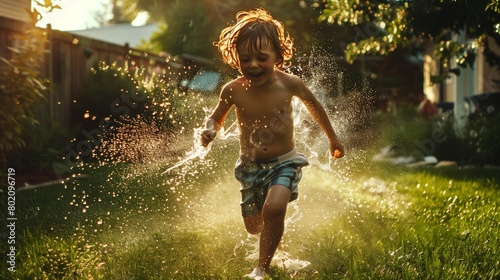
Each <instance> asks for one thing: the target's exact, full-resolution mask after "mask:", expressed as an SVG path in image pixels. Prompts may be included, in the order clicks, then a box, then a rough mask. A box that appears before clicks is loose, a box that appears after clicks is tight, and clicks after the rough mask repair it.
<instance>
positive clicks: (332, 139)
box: [295, 77, 344, 158]
mask: <svg viewBox="0 0 500 280" xmlns="http://www.w3.org/2000/svg"><path fill="white" fill-rule="evenodd" d="M295 78H296V79H297V80H298V81H297V83H298V88H299V90H298V94H297V97H299V98H300V100H301V101H302V102H303V103H304V105H305V106H306V108H307V111H309V114H311V116H312V117H313V118H314V120H315V121H316V122H317V123H318V125H319V126H320V127H321V129H323V131H324V132H325V134H326V136H327V137H328V140H329V146H330V155H331V156H332V157H334V158H341V157H343V156H344V146H343V145H342V143H340V141H339V139H338V138H337V134H336V133H335V130H334V129H333V127H332V124H331V123H330V119H329V118H328V115H327V113H326V111H325V109H324V108H323V106H322V105H321V103H320V102H319V101H318V99H317V98H316V97H315V96H314V94H313V93H312V92H311V90H309V89H308V88H307V87H306V85H305V84H304V82H302V80H301V79H300V78H298V77H295Z"/></svg>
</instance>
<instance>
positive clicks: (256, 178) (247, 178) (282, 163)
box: [234, 150, 309, 217]
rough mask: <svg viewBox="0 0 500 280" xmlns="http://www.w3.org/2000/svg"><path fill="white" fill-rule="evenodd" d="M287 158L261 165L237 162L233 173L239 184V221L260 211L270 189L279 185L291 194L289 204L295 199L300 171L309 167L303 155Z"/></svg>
mask: <svg viewBox="0 0 500 280" xmlns="http://www.w3.org/2000/svg"><path fill="white" fill-rule="evenodd" d="M292 152H295V154H294V155H292V156H291V157H290V158H288V159H285V160H280V157H278V158H274V159H270V160H266V161H265V162H262V161H254V162H245V161H242V160H241V159H238V161H237V162H236V168H235V171H234V174H235V177H236V179H237V180H238V181H239V182H240V183H241V188H240V192H241V203H240V205H241V212H242V215H243V217H248V216H252V215H255V214H257V213H259V212H261V211H262V207H263V206H264V202H265V200H266V197H267V191H268V189H269V187H270V186H273V185H282V186H285V187H287V188H289V189H290V190H291V191H292V195H291V196H290V201H293V200H295V199H297V197H298V185H299V182H300V179H301V178H302V170H301V168H302V167H304V166H307V165H308V164H309V163H308V161H307V159H306V157H305V156H304V155H303V154H299V153H296V151H295V150H294V151H292Z"/></svg>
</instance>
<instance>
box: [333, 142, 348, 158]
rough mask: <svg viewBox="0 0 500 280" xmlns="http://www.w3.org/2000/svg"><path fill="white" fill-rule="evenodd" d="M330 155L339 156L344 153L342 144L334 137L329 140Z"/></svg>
mask: <svg viewBox="0 0 500 280" xmlns="http://www.w3.org/2000/svg"><path fill="white" fill-rule="evenodd" d="M330 155H331V156H332V157H333V158H341V157H343V156H344V155H345V153H344V146H343V145H342V144H341V143H340V142H339V140H337V139H335V140H333V141H330Z"/></svg>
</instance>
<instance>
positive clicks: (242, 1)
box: [122, 0, 330, 61]
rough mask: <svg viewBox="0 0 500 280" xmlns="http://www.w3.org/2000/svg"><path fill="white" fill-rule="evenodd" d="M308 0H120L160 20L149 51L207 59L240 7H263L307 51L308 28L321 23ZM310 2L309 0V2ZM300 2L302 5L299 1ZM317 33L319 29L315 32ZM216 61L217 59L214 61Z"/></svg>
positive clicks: (310, 41) (127, 7) (213, 55)
mask: <svg viewBox="0 0 500 280" xmlns="http://www.w3.org/2000/svg"><path fill="white" fill-rule="evenodd" d="M306 2H308V1H290V0H261V1H254V0H218V1H212V0H201V1H199V0H197V1H195V0H183V1H179V0H162V1H160V0H123V1H122V3H123V8H124V9H125V10H130V11H133V12H132V13H131V14H132V15H133V14H137V13H139V12H141V11H147V12H148V13H149V15H150V20H151V21H154V22H158V23H162V27H161V29H160V30H159V31H158V32H157V33H156V34H155V35H154V37H153V38H152V40H151V41H152V43H153V46H154V49H152V51H157V52H159V51H166V52H169V53H171V54H173V55H180V54H182V53H190V54H193V55H197V56H202V57H206V58H209V59H212V58H217V57H219V55H218V53H217V50H216V48H215V47H214V46H213V42H214V41H216V40H217V39H218V36H219V33H220V31H221V30H222V29H223V28H224V27H226V26H227V24H228V23H230V22H233V21H234V20H235V15H236V13H237V12H238V11H240V10H248V9H252V8H257V7H263V8H265V9H267V10H269V11H270V12H271V13H272V15H273V16H274V17H275V18H277V19H279V20H281V21H283V22H284V23H285V26H286V29H287V31H288V32H289V33H290V34H291V35H292V37H293V38H294V39H295V45H296V48H297V50H299V51H301V52H307V51H308V50H310V48H311V46H312V45H313V44H314V43H315V42H314V34H313V32H312V30H313V29H314V28H315V27H316V26H322V30H326V29H328V28H330V27H327V26H325V25H324V24H322V23H318V22H317V17H318V16H319V15H320V10H319V9H317V8H311V3H309V4H307V3H306ZM309 2H310V1H309ZM301 3H302V4H301ZM318 32H320V31H318ZM216 61H218V60H216Z"/></svg>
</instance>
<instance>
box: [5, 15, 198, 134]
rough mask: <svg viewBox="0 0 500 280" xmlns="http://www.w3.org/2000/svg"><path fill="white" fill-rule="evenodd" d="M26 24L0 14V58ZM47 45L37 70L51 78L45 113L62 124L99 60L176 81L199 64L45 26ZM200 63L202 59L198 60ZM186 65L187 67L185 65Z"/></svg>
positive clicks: (7, 50) (8, 55) (64, 122)
mask: <svg viewBox="0 0 500 280" xmlns="http://www.w3.org/2000/svg"><path fill="white" fill-rule="evenodd" d="M28 27H29V24H28V23H25V22H20V21H15V20H11V19H7V18H2V17H0V57H5V58H7V59H8V58H9V57H10V51H9V49H8V48H9V46H12V45H13V40H14V39H13V38H14V35H15V34H16V33H22V32H24V31H25V29H26V28H28ZM45 31H46V32H47V44H46V49H45V55H44V60H43V61H44V62H43V65H42V69H41V74H42V77H43V78H47V79H49V80H50V81H51V85H52V90H51V93H50V96H49V98H48V103H47V104H46V105H45V106H46V108H45V109H44V110H43V111H44V112H46V113H47V114H48V115H49V116H50V119H52V120H56V121H57V122H59V123H60V124H62V125H63V126H69V125H71V119H70V111H71V107H72V106H71V104H72V103H74V102H77V100H78V99H80V97H81V96H82V94H84V92H83V90H84V81H85V77H86V75H89V73H90V69H91V68H92V67H95V66H96V65H97V64H98V63H99V62H101V61H103V62H106V63H108V64H111V63H115V62H116V63H118V64H119V65H120V64H122V65H125V64H126V63H127V65H129V66H131V67H141V68H144V69H145V71H146V74H147V73H152V72H153V71H156V72H158V71H161V73H164V74H167V75H168V74H170V75H171V76H172V77H173V78H171V80H173V81H176V80H177V81H178V82H180V80H182V79H186V78H187V79H189V78H191V77H193V76H194V74H195V73H196V71H197V70H198V69H199V67H193V66H192V65H194V64H195V63H193V59H187V60H182V61H179V62H176V61H173V60H170V59H169V57H166V56H160V55H158V54H154V53H149V52H144V51H140V50H137V49H133V48H129V47H128V46H127V45H123V46H121V45H116V44H112V43H107V42H103V41H98V40H94V39H91V38H87V37H83V36H79V35H75V34H71V33H69V32H63V31H58V30H51V29H50V27H48V28H47V29H45ZM202 63H203V62H202ZM187 65H189V66H187Z"/></svg>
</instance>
